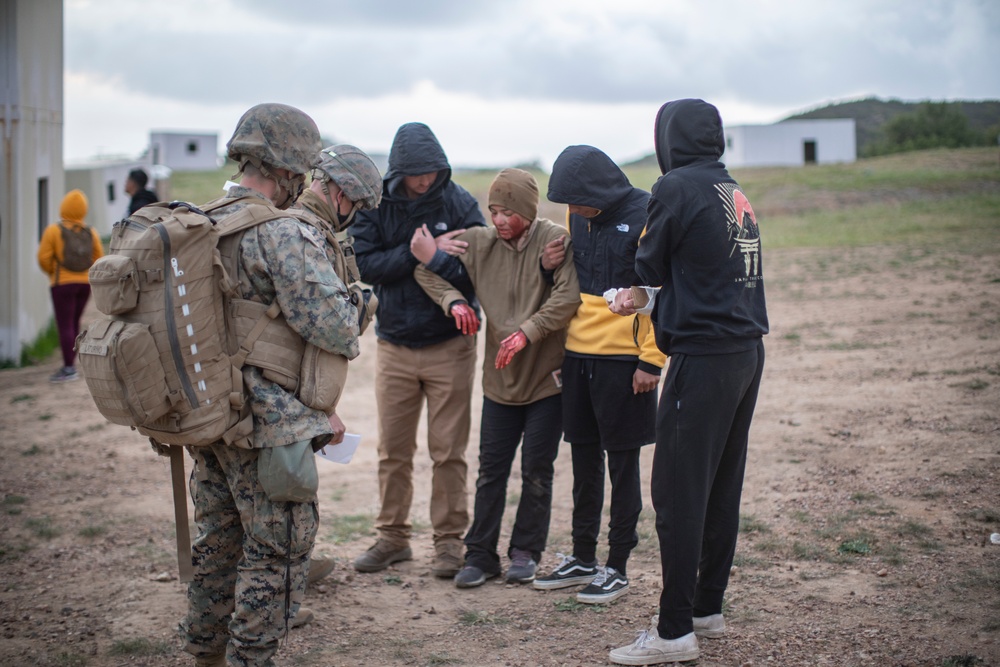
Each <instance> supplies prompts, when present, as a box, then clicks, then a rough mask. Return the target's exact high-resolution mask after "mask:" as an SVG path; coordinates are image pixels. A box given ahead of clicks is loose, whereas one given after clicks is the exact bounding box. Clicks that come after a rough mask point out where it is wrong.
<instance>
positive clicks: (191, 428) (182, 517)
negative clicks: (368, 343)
mask: <svg viewBox="0 0 1000 667" xmlns="http://www.w3.org/2000/svg"><path fill="white" fill-rule="evenodd" d="M236 201H238V199H229V198H223V199H219V200H216V201H215V202H212V203H210V204H208V205H206V206H205V210H203V211H202V210H199V209H197V208H195V207H194V206H192V205H190V204H185V203H183V202H173V203H170V204H167V203H157V204H151V205H149V206H146V207H143V208H141V209H139V210H138V211H136V212H135V213H133V214H132V215H131V216H130V217H128V218H126V219H124V220H122V221H120V222H118V223H117V224H116V225H115V226H114V229H113V231H112V235H111V243H110V251H109V254H108V255H105V256H104V257H102V258H101V259H99V260H98V261H97V262H95V263H94V265H93V266H92V267H91V269H90V284H91V291H92V294H93V297H94V304H95V306H96V307H97V309H98V310H99V311H100V312H101V313H103V316H102V317H99V318H97V320H96V321H94V322H93V323H92V324H91V325H90V326H89V327H88V328H87V329H86V330H84V331H83V332H81V333H80V335H79V336H78V337H77V340H76V350H77V360H78V363H79V365H80V368H81V370H82V371H83V376H84V378H85V379H86V382H87V388H88V389H89V390H90V394H91V396H92V397H93V399H94V403H95V404H96V405H97V409H98V410H99V411H100V413H101V414H102V415H104V417H105V418H106V419H108V420H109V421H111V422H113V423H115V424H121V425H124V426H131V427H132V428H135V429H136V430H138V431H139V432H140V433H142V434H143V435H146V436H148V437H149V439H150V441H151V442H152V443H153V445H154V447H156V448H157V449H158V451H161V452H164V450H166V451H165V453H167V454H169V456H170V460H171V476H172V480H173V484H172V485H173V492H174V513H175V519H176V524H177V547H178V567H179V570H180V578H181V580H182V581H190V580H191V577H192V566H191V559H190V533H189V528H188V519H187V505H186V490H185V488H184V484H185V480H184V458H183V456H184V455H183V449H182V448H181V447H180V445H186V446H205V445H211V444H214V443H217V442H220V441H222V442H225V443H226V444H229V445H232V446H235V447H245V448H248V447H251V446H252V441H251V435H252V433H253V416H252V414H251V411H250V406H249V402H248V400H247V396H246V392H245V389H244V385H243V373H242V368H243V366H244V365H245V364H248V363H249V364H252V365H255V366H259V367H260V368H262V369H264V373H265V375H267V376H268V377H271V378H272V379H274V380H275V381H279V382H280V383H281V384H282V385H283V386H285V388H287V389H289V391H293V392H295V393H297V394H299V395H300V397H301V399H302V400H303V402H304V403H306V405H310V407H316V408H317V409H325V410H327V411H330V410H332V409H333V406H335V405H336V401H337V400H338V399H339V397H340V393H341V391H342V389H343V379H344V377H345V376H346V369H347V360H346V359H344V358H343V357H339V356H337V355H333V354H331V353H327V352H323V351H321V350H318V349H317V348H315V347H314V346H311V345H307V344H306V343H305V342H304V341H303V340H302V339H301V338H300V337H299V336H298V335H297V334H295V333H294V332H293V331H292V330H291V329H290V328H289V327H288V326H287V325H286V324H285V323H284V318H283V317H282V316H281V314H280V312H281V311H280V307H279V306H278V304H277V303H274V304H271V305H266V304H262V303H259V302H256V301H252V300H247V299H242V298H240V294H239V284H238V280H239V277H238V274H237V261H238V255H239V250H238V246H239V239H240V238H241V237H242V233H243V232H244V231H246V230H248V229H250V228H252V227H255V226H256V225H259V224H262V223H264V222H267V221H269V220H274V219H276V218H281V217H289V216H290V215H291V216H294V217H300V216H298V215H296V214H295V213H294V212H291V211H282V210H279V209H277V208H275V207H273V206H270V205H268V204H266V203H263V202H261V200H259V199H257V198H248V201H250V202H252V203H251V204H250V205H249V206H246V207H244V208H243V209H241V210H239V211H237V212H235V213H233V214H231V215H227V216H226V217H224V218H222V220H221V221H219V222H216V221H215V220H213V219H212V218H211V217H210V214H211V213H212V212H213V211H214V210H216V209H219V208H221V207H223V206H228V205H230V204H232V203H234V202H236ZM303 221H304V222H310V221H309V220H305V219H303ZM164 445H170V446H169V447H163V446H164Z"/></svg>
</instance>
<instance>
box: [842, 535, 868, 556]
mask: <svg viewBox="0 0 1000 667" xmlns="http://www.w3.org/2000/svg"><path fill="white" fill-rule="evenodd" d="M874 551H875V542H874V540H873V539H872V538H871V537H870V536H867V535H863V536H859V537H854V538H851V539H849V540H844V541H843V542H841V543H840V546H838V547H837V553H841V554H857V555H859V556H867V555H869V554H871V553H872V552H874Z"/></svg>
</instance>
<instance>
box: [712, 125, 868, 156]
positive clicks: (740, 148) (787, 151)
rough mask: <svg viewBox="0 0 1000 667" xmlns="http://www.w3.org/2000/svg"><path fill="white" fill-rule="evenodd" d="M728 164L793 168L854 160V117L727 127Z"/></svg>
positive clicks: (855, 145) (855, 148) (855, 141)
mask: <svg viewBox="0 0 1000 667" xmlns="http://www.w3.org/2000/svg"><path fill="white" fill-rule="evenodd" d="M725 132H726V152H725V153H724V154H723V156H722V161H723V162H725V163H726V166H728V167H777V166H786V167H796V166H803V165H805V164H811V163H814V164H830V163H836V162H854V161H855V160H857V139H856V136H855V124H854V119H853V118H836V119H824V120H788V121H784V122H781V123H775V124H773V125H737V126H734V127H727V128H726V130H725Z"/></svg>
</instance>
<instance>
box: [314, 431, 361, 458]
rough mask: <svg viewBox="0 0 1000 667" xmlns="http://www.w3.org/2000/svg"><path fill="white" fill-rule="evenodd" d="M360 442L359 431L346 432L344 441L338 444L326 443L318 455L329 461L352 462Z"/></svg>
mask: <svg viewBox="0 0 1000 667" xmlns="http://www.w3.org/2000/svg"><path fill="white" fill-rule="evenodd" d="M360 443H361V436H360V435H358V434H357V433H345V434H344V439H343V440H342V441H340V442H338V443H337V444H336V445H326V446H325V447H323V448H322V449H320V450H319V451H318V452H316V456H318V457H320V458H321V459H326V460H327V461H333V462H334V463H350V462H351V458H352V457H353V456H354V452H355V451H357V449H358V445H359V444H360Z"/></svg>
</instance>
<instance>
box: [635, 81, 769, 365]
mask: <svg viewBox="0 0 1000 667" xmlns="http://www.w3.org/2000/svg"><path fill="white" fill-rule="evenodd" d="M655 141H656V158H657V161H658V162H659V164H660V171H661V172H662V173H663V176H661V177H660V178H659V180H657V182H656V184H655V185H654V186H653V191H652V196H651V197H650V200H649V208H648V211H647V212H648V218H647V222H646V234H645V236H643V238H642V239H641V240H640V242H639V250H638V252H637V253H636V273H637V274H638V275H639V277H640V279H641V280H642V283H643V284H646V285H652V286H660V285H662V287H663V289H662V290H661V291H660V294H659V296H658V298H657V302H656V307H655V310H654V311H653V319H654V321H655V326H656V343H657V346H658V347H659V348H660V349H661V350H663V352H665V353H667V354H668V355H669V354H691V355H703V354H728V353H732V352H742V351H744V350H749V349H751V348H753V347H754V346H756V345H757V343H758V341H759V340H760V338H761V336H763V335H764V334H766V333H767V331H768V322H767V308H766V305H765V300H764V273H763V269H762V265H761V246H760V232H759V230H758V227H757V220H756V217H755V216H754V212H753V209H752V208H751V207H750V202H749V200H748V199H747V197H746V195H744V194H743V191H742V190H741V189H740V186H739V184H738V183H737V182H736V181H735V180H734V179H733V178H732V177H731V176H730V175H729V172H728V171H726V167H725V165H723V164H722V162H720V161H719V158H720V157H721V156H722V153H723V151H724V149H725V138H724V135H723V130H722V119H721V118H720V117H719V112H718V110H717V109H716V108H715V107H714V106H712V105H711V104H708V103H707V102H704V101H702V100H692V99H686V100H676V101H673V102H668V103H666V104H664V105H663V106H662V107H661V108H660V111H659V113H658V115H657V118H656V130H655Z"/></svg>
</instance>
